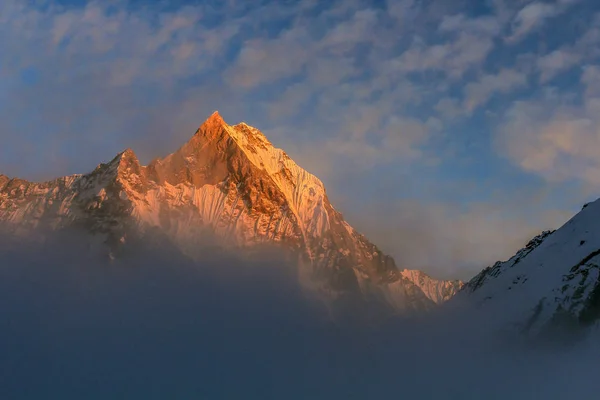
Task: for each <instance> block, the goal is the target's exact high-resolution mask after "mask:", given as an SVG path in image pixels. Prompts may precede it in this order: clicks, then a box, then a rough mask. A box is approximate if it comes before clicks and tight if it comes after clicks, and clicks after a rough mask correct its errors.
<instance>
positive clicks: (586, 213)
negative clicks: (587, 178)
mask: <svg viewBox="0 0 600 400" xmlns="http://www.w3.org/2000/svg"><path fill="white" fill-rule="evenodd" d="M599 220H600V200H596V201H595V202H593V203H589V204H586V205H585V206H584V207H583V209H582V210H581V211H580V212H579V213H578V214H577V215H575V216H574V217H573V218H572V219H571V220H569V221H568V222H567V223H566V224H564V225H563V226H562V227H561V228H560V229H558V230H556V231H546V232H543V233H541V234H540V235H538V236H536V237H535V238H533V239H532V240H531V241H530V242H529V243H528V244H527V245H526V246H525V247H524V248H523V249H521V250H519V251H518V252H517V253H516V254H515V255H514V256H513V257H512V258H510V259H509V260H508V261H504V262H497V263H496V264H494V265H493V266H491V267H488V268H486V269H484V270H483V271H482V272H481V273H479V274H478V275H477V276H475V277H474V278H473V279H471V281H469V282H468V283H467V284H466V285H465V286H464V288H463V289H462V290H461V291H460V292H459V293H458V294H457V295H456V296H455V297H454V298H453V299H452V300H451V301H449V302H448V306H452V305H459V304H460V305H465V304H467V305H469V306H472V307H474V309H475V310H476V311H477V312H481V314H482V315H483V314H485V315H487V316H488V317H489V318H488V319H489V321H488V323H490V324H491V325H492V326H494V327H496V328H498V329H503V330H504V329H507V328H508V329H515V330H516V331H521V332H526V333H527V334H530V335H536V334H538V333H542V332H547V331H548V329H555V328H557V327H561V329H562V328H564V327H570V328H580V327H588V326H590V325H597V324H598V321H599V320H600V225H599V224H598V221H599Z"/></svg>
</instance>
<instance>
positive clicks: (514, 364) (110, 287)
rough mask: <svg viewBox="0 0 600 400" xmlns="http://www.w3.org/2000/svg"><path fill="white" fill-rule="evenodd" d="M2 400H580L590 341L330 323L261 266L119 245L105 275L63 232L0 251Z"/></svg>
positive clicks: (460, 328) (285, 273) (275, 269)
mask: <svg viewBox="0 0 600 400" xmlns="http://www.w3.org/2000/svg"><path fill="white" fill-rule="evenodd" d="M2 239H3V240H2V242H1V243H2V245H1V246H0V397H1V398H3V399H40V398H60V399H71V398H73V399H80V398H85V399H108V398H110V399H121V398H122V399H133V398H143V399H165V398H177V399H185V398H201V399H232V398H244V399H254V398H256V399H271V398H272V399H282V398H285V399H307V398H310V399H385V398H401V399H404V398H411V399H429V398H445V399H481V398H486V399H532V398H544V399H564V398H578V397H581V398H584V396H591V395H592V393H596V391H597V384H596V380H595V375H596V368H595V365H596V364H597V360H598V356H600V349H599V348H598V346H597V344H596V343H595V342H594V341H593V340H591V339H590V340H587V341H581V342H577V343H573V344H572V345H569V346H558V345H556V346H532V345H531V343H528V342H525V341H522V340H518V339H517V338H512V337H508V336H496V335H493V334H491V333H490V332H489V331H487V330H486V329H485V326H484V325H485V324H482V323H481V321H479V320H473V319H470V317H469V315H462V314H460V312H458V311H457V310H450V309H449V310H444V309H443V308H442V309H440V310H437V311H436V312H434V313H433V314H431V315H428V316H425V317H422V318H410V319H409V318H399V317H398V318H391V319H386V320H385V321H379V322H378V323H374V322H373V321H370V322H368V323H367V322H365V320H364V319H360V318H341V319H340V318H336V319H332V318H331V314H330V313H329V311H328V309H327V308H326V307H325V306H324V305H323V304H322V303H321V302H320V301H318V300H316V299H314V298H312V297H311V296H310V295H309V294H308V293H307V292H305V291H303V290H302V288H301V287H300V286H299V285H298V283H297V282H298V281H297V273H296V271H295V269H294V267H293V266H292V265H290V264H289V263H287V262H285V261H284V259H283V258H281V257H279V256H278V255H277V254H276V253H269V252H265V254H262V255H260V256H256V257H253V258H252V259H250V260H248V259H244V258H242V257H240V256H239V255H236V254H229V253H224V252H217V251H216V250H207V251H206V256H205V257H203V258H202V259H201V260H200V261H192V260H189V259H187V258H185V257H183V256H181V255H180V253H179V252H177V251H176V250H175V249H174V248H170V247H169V245H168V243H163V244H161V245H160V246H159V245H156V243H152V244H151V245H148V244H144V243H143V242H141V243H135V242H134V243H131V244H130V246H129V247H128V251H126V252H124V253H123V254H121V255H120V256H119V257H117V258H116V259H115V260H114V261H112V262H110V261H108V260H107V259H105V258H102V257H100V256H99V255H98V254H97V253H95V252H93V251H89V243H88V242H87V241H86V239H85V238H83V237H82V236H81V235H78V234H77V232H74V233H62V234H55V235H54V236H53V237H52V239H50V240H48V241H46V242H45V243H43V244H35V245H34V244H32V243H31V242H26V241H21V242H16V241H13V240H11V239H10V238H8V237H5V238H2Z"/></svg>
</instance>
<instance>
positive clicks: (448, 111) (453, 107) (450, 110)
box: [434, 97, 466, 120]
mask: <svg viewBox="0 0 600 400" xmlns="http://www.w3.org/2000/svg"><path fill="white" fill-rule="evenodd" d="M434 108H435V110H436V111H437V112H439V113H440V114H441V116H442V117H443V118H445V119H450V120H452V119H455V118H458V117H460V116H462V115H464V114H465V111H466V110H465V109H464V108H463V106H462V105H461V104H460V101H459V100H458V99H456V98H452V97H444V98H442V99H440V101H438V102H437V104H436V105H435V107H434Z"/></svg>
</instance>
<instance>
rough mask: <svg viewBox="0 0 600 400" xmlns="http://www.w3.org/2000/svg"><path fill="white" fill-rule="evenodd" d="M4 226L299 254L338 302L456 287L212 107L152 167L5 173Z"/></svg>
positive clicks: (421, 299)
mask: <svg viewBox="0 0 600 400" xmlns="http://www.w3.org/2000/svg"><path fill="white" fill-rule="evenodd" d="M0 221H2V222H5V223H7V224H8V226H9V229H10V230H11V231H12V232H13V233H14V234H20V233H28V232H33V231H36V230H40V229H39V228H45V229H60V228H63V227H68V226H78V227H83V228H84V229H86V230H87V231H89V232H91V233H93V234H95V235H96V236H97V237H102V238H103V240H104V241H105V242H106V243H108V244H110V245H111V246H114V247H116V248H118V247H119V246H121V245H123V243H124V242H125V241H126V236H127V235H128V234H131V232H148V231H157V232H160V233H161V234H163V235H166V236H167V237H168V238H169V239H171V240H172V241H173V242H174V243H175V244H176V245H177V246H178V247H179V248H180V249H181V250H182V251H183V252H184V253H185V254H187V255H189V256H192V257H197V256H201V252H202V249H205V248H206V243H207V241H210V240H212V241H216V243H215V245H218V246H224V247H235V248H238V249H239V248H242V249H244V248H246V249H251V248H254V247H257V246H259V245H263V244H267V245H273V244H275V245H277V246H278V247H279V248H283V249H285V250H286V252H287V253H288V254H292V255H294V257H296V258H297V259H298V260H299V261H300V263H301V265H302V268H301V270H302V274H303V278H302V279H305V281H306V283H307V284H308V285H309V286H311V287H312V288H313V289H314V290H316V291H317V292H319V293H321V294H325V295H326V296H328V297H330V298H338V297H340V296H342V297H343V296H345V295H352V296H356V295H359V296H361V297H363V298H365V299H375V300H382V301H384V302H385V303H387V304H390V305H392V306H393V308H394V309H396V310H400V311H411V310H422V309H428V308H430V307H432V306H433V304H434V302H439V301H441V300H443V299H446V298H447V297H449V296H450V295H451V293H452V290H453V289H450V287H454V286H453V285H454V284H452V283H449V284H448V285H449V286H448V287H446V286H445V284H439V283H438V284H436V285H438V286H435V285H434V286H435V288H433V289H431V288H430V286H427V285H426V289H425V290H427V293H424V291H423V288H422V287H420V286H419V285H415V280H414V279H413V278H412V277H411V276H408V277H407V276H405V275H403V274H402V273H400V271H399V270H398V269H397V268H396V265H395V263H394V260H393V259H392V258H391V257H389V256H387V255H385V254H383V253H382V252H381V251H380V250H379V249H378V248H377V247H376V246H375V245H374V244H372V243H371V242H369V241H368V240H367V239H366V238H365V237H364V236H363V235H361V234H359V233H358V232H356V231H355V230H354V229H353V228H352V227H351V226H350V225H349V224H348V223H347V222H346V221H344V218H343V217H342V215H341V214H340V213H339V212H338V211H336V210H335V209H334V208H333V206H332V205H331V203H330V201H329V199H328V197H327V194H326V191H325V188H324V186H323V184H322V182H321V181H320V180H319V179H318V178H316V177H315V176H313V175H312V174H310V173H308V172H307V171H305V170H304V169H302V168H300V167H299V166H298V165H297V164H296V163H295V162H294V161H292V160H291V159H290V158H289V157H288V156H287V154H286V153H285V152H284V151H283V150H281V149H276V148H274V147H273V146H272V145H271V143H270V142H269V141H268V140H267V138H266V137H265V136H264V135H263V134H262V133H261V132H260V131H258V130H257V129H255V128H253V127H250V126H248V125H246V124H244V123H240V124H238V125H234V126H230V125H228V124H227V123H225V121H223V119H222V118H221V116H220V115H219V114H218V113H216V112H215V113H214V114H213V115H211V116H210V118H209V119H208V120H207V121H206V122H204V123H203V124H202V126H200V128H199V129H198V130H197V131H196V133H195V134H194V136H193V137H192V138H191V139H190V140H189V141H188V142H187V143H186V144H184V145H183V146H182V147H181V148H180V149H179V150H177V151H176V152H174V153H173V154H170V155H168V156H167V157H165V158H161V159H156V160H153V161H152V162H151V163H150V164H149V165H147V166H142V165H140V162H139V161H138V159H137V157H136V155H135V154H134V153H133V151H131V150H126V151H124V152H122V153H121V154H119V155H117V156H116V157H115V158H114V159H113V160H112V161H110V162H109V163H107V164H100V165H99V166H98V167H97V168H96V169H95V170H94V171H92V172H91V173H89V174H85V175H73V176H68V177H63V178H59V179H56V180H53V181H50V182H45V183H31V182H27V181H24V180H20V179H9V178H7V177H5V176H3V175H0Z"/></svg>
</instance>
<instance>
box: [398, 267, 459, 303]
mask: <svg viewBox="0 0 600 400" xmlns="http://www.w3.org/2000/svg"><path fill="white" fill-rule="evenodd" d="M402 276H403V277H405V278H406V279H409V280H410V281H411V282H412V283H414V284H415V285H417V286H418V287H419V289H421V290H422V291H423V293H425V296H427V297H428V298H429V299H431V300H432V301H433V302H434V303H436V304H441V303H443V302H445V301H448V300H450V298H452V297H453V296H454V295H455V294H456V293H458V291H459V290H460V289H462V287H463V286H464V284H465V283H464V282H463V281H460V280H453V281H444V280H439V279H434V278H432V277H431V276H429V275H427V274H426V273H425V272H423V271H419V270H414V269H405V270H403V271H402Z"/></svg>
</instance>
